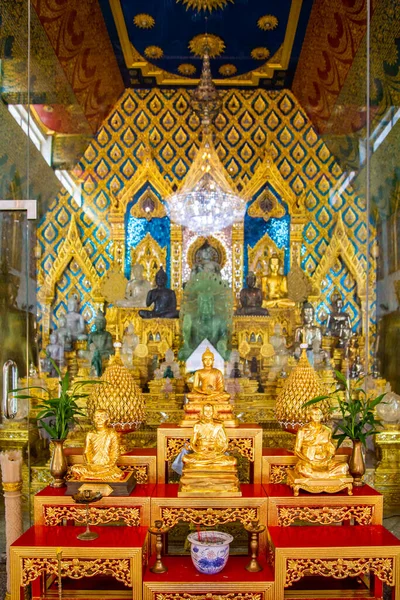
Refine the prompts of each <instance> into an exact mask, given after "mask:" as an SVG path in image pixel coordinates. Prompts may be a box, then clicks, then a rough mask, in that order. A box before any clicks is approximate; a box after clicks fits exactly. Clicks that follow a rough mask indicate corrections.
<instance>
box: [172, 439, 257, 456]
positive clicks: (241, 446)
mask: <svg viewBox="0 0 400 600" xmlns="http://www.w3.org/2000/svg"><path fill="white" fill-rule="evenodd" d="M189 441H190V440H189V438H186V439H185V438H173V437H169V438H167V444H166V451H165V460H167V461H168V460H172V459H173V458H175V456H177V455H178V454H179V452H180V451H181V450H182V448H183V446H184V445H185V442H189ZM228 450H229V451H230V452H232V451H235V450H236V451H237V452H238V453H239V454H240V455H241V456H243V458H247V459H248V460H249V461H250V462H254V455H255V448H254V439H253V438H250V437H243V438H233V437H232V438H231V437H230V438H229V446H228Z"/></svg>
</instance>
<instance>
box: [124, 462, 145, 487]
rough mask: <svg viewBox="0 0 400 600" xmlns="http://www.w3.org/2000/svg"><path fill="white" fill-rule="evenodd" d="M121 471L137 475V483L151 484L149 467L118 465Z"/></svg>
mask: <svg viewBox="0 0 400 600" xmlns="http://www.w3.org/2000/svg"><path fill="white" fill-rule="evenodd" d="M118 466H119V468H120V469H121V471H127V472H130V473H135V478H136V483H139V484H145V483H149V469H148V465H118Z"/></svg>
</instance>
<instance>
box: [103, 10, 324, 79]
mask: <svg viewBox="0 0 400 600" xmlns="http://www.w3.org/2000/svg"><path fill="white" fill-rule="evenodd" d="M99 2H100V6H101V9H102V11H103V15H104V19H105V22H106V25H107V29H108V32H109V35H110V38H111V41H112V44H113V47H114V50H115V52H116V55H117V59H118V64H119V67H120V70H121V73H122V76H123V79H124V83H125V85H126V87H132V86H135V87H136V86H138V85H142V86H145V87H152V86H154V85H162V86H167V85H168V86H174V87H177V86H187V85H194V84H196V82H197V80H198V78H199V75H200V71H201V57H202V55H203V53H204V47H205V44H207V45H208V47H209V53H210V56H211V57H212V58H213V60H212V64H211V67H212V75H213V79H214V81H215V82H216V84H217V85H221V86H224V87H227V86H233V85H234V86H240V87H250V86H251V87H255V86H258V87H266V88H268V89H279V88H282V87H290V85H291V81H292V78H293V75H294V70H295V67H296V64H297V60H298V57H299V54H300V50H301V46H302V43H303V38H304V34H305V29H306V26H307V22H308V19H309V15H310V11H311V7H312V0H284V1H282V2H273V1H272V0H264V1H263V2H260V1H259V0H163V1H162V2H161V1H160V0H135V2H132V1H131V0H99ZM206 32H207V39H206Z"/></svg>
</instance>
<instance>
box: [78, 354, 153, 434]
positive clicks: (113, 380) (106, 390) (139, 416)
mask: <svg viewBox="0 0 400 600" xmlns="http://www.w3.org/2000/svg"><path fill="white" fill-rule="evenodd" d="M101 380H102V381H106V382H108V384H107V383H105V384H97V385H95V386H94V387H93V389H92V392H91V394H90V396H89V398H88V401H87V413H88V417H89V418H90V419H91V420H93V415H94V412H95V410H97V409H99V408H100V409H104V410H107V412H108V413H109V415H110V426H111V427H113V428H114V429H115V430H116V431H118V432H121V433H128V432H129V431H135V430H136V429H137V428H138V427H139V425H140V423H142V422H143V420H144V416H145V415H144V399H143V396H142V394H141V391H140V389H139V388H138V386H137V385H136V383H135V380H134V379H133V377H132V375H131V374H130V373H129V371H128V369H126V368H125V367H124V365H123V363H122V360H121V358H120V356H119V348H117V349H116V354H115V356H113V357H111V359H110V364H109V365H108V367H107V368H106V370H105V371H104V373H103V375H102V377H101Z"/></svg>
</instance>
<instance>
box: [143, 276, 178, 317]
mask: <svg viewBox="0 0 400 600" xmlns="http://www.w3.org/2000/svg"><path fill="white" fill-rule="evenodd" d="M167 279H168V278H167V274H166V272H165V271H164V269H163V268H162V267H160V269H159V270H158V271H157V273H156V286H157V287H156V288H154V289H153V290H150V291H149V292H148V294H147V298H146V306H151V305H152V304H154V308H153V310H139V315H140V316H141V317H142V318H143V319H177V318H178V317H179V312H178V311H177V310H176V296H175V292H174V291H173V290H170V289H168V288H167Z"/></svg>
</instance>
